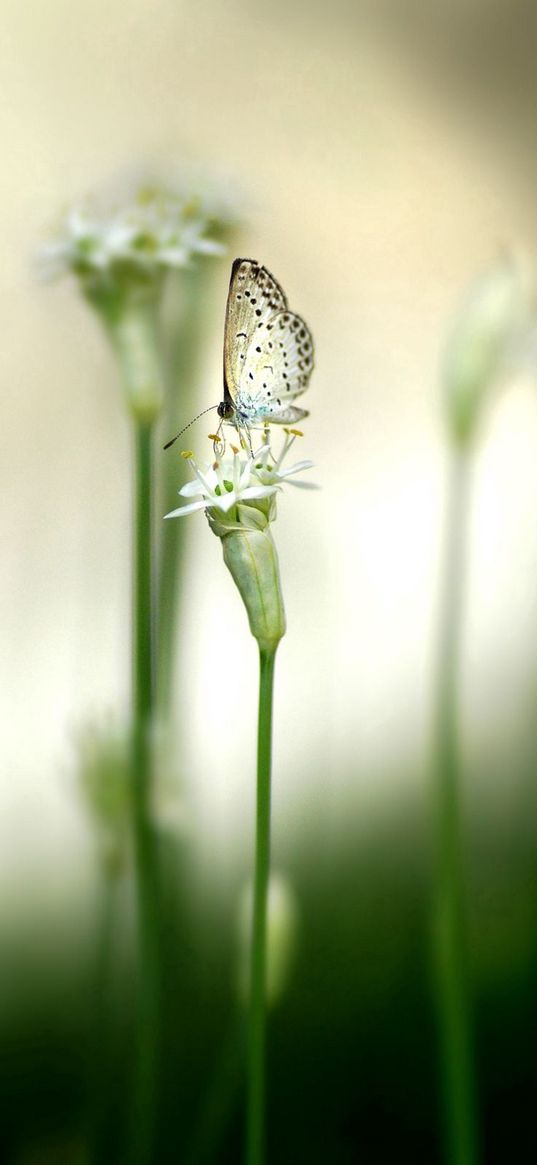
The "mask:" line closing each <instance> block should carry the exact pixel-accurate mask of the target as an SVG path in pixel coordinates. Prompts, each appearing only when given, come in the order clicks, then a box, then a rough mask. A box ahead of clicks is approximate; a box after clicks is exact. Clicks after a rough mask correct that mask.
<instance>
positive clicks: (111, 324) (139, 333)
mask: <svg viewBox="0 0 537 1165" xmlns="http://www.w3.org/2000/svg"><path fill="white" fill-rule="evenodd" d="M105 322H106V323H107V325H108V332H109V335H110V339H111V341H112V344H113V347H114V349H115V351H116V354H117V358H118V361H119V363H120V366H121V370H122V373H123V375H122V381H123V385H124V392H125V396H126V405H127V408H128V409H129V412H130V413H131V414H132V415H133V417H134V418H135V420H137V421H139V422H140V423H141V424H147V425H150V424H151V423H152V421H154V420H155V418H156V417H157V416H158V414H159V412H160V409H161V406H162V400H163V386H162V373H161V364H160V356H159V352H158V339H157V320H156V303H155V302H154V300H153V299H152V298H150V299H148V300H145V299H142V300H141V301H139V300H137V299H136V298H133V297H126V299H125V301H124V303H123V304H122V306H121V308H120V309H119V310H118V311H117V313H115V314H114V316H113V317H112V318H111V319H108V320H106V317H105Z"/></svg>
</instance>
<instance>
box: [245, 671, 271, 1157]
mask: <svg viewBox="0 0 537 1165" xmlns="http://www.w3.org/2000/svg"><path fill="white" fill-rule="evenodd" d="M275 658H276V649H275V648H274V649H273V650H263V649H260V651H259V719H258V735H257V810H256V841H255V878H254V901H253V923H252V948H251V981H250V1031H249V1061H248V1113H247V1133H246V1160H247V1165H262V1162H263V1161H264V1157H265V1044H266V964H267V899H268V885H269V873H270V777H271V763H272V697H273V689H274V661H275Z"/></svg>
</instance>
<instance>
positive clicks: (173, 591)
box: [157, 264, 213, 719]
mask: <svg viewBox="0 0 537 1165" xmlns="http://www.w3.org/2000/svg"><path fill="white" fill-rule="evenodd" d="M212 278H213V270H212V267H211V264H207V266H205V264H198V265H197V266H195V267H194V266H193V267H191V268H190V269H185V270H184V271H182V272H181V302H180V307H179V310H178V307H177V304H176V303H174V307H175V312H174V321H173V323H174V327H173V332H172V334H171V336H170V337H169V341H168V348H169V358H168V369H167V376H166V393H165V399H164V408H163V413H162V426H161V432H162V434H163V437H164V438H165V439H166V440H167V439H168V437H172V436H173V434H174V433H177V432H178V430H179V429H182V428H183V426H184V425H187V424H188V422H189V420H191V418H192V417H193V416H194V414H195V412H196V407H195V404H194V381H195V377H196V371H197V365H198V361H199V359H200V356H201V354H202V352H203V343H202V337H203V328H204V325H205V322H206V321H205V310H204V309H205V302H206V299H207V294H208V290H209V285H210V281H211V279H212ZM199 407H201V406H198V411H199ZM192 439H193V435H192V434H189V435H188V437H187V436H186V435H185V440H187V441H188V440H192ZM196 439H197V440H198V441H199V440H200V437H199V433H198V434H197V435H196ZM203 439H204V440H205V438H203ZM159 477H160V492H161V495H162V513H163V514H166V513H167V512H168V510H173V509H174V508H175V507H176V505H177V489H178V482H179V473H178V468H177V446H174V449H173V450H170V451H168V452H167V453H165V454H163V456H162V457H161V459H160V463H159ZM184 548H185V526H184V523H180V522H164V523H163V529H162V531H161V548H160V564H159V602H158V629H157V630H158V653H157V698H158V705H159V712H160V714H161V716H162V718H163V719H166V718H167V717H168V716H169V713H170V710H171V706H172V704H171V699H172V686H173V669H174V664H175V660H176V647H177V626H178V616H179V614H180V610H179V608H180V603H181V586H180V575H181V569H182V561H183V556H184Z"/></svg>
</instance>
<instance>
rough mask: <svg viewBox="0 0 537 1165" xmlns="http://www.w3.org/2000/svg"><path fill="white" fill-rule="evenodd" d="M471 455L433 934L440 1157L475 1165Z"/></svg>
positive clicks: (460, 486) (450, 654) (445, 687)
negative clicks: (464, 670)
mask: <svg viewBox="0 0 537 1165" xmlns="http://www.w3.org/2000/svg"><path fill="white" fill-rule="evenodd" d="M470 455H471V454H470V452H469V450H468V448H464V447H462V448H461V447H458V448H457V449H456V450H455V453H454V456H453V462H452V466H451V479H450V485H449V499H448V514H447V530H446V544H445V551H444V553H445V559H444V573H443V593H442V602H441V616H440V618H441V622H440V653H439V676H438V707H437V722H436V771H435V788H434V842H435V885H434V908H433V909H434V917H433V937H434V948H435V949H434V954H435V970H436V986H437V1006H438V1022H439V1042H440V1071H441V1082H442V1092H443V1104H444V1119H445V1125H446V1158H447V1160H448V1161H449V1162H450V1165H476V1162H477V1160H478V1147H477V1127H476V1100H475V1081H474V1065H473V1047H472V1032H471V1015H470V998H469V997H470V991H469V975H468V953H467V920H466V903H465V875H464V862H463V852H462V831H461V820H460V779H461V774H460V759H459V726H458V697H459V670H460V669H459V664H460V644H461V627H462V616H463V605H464V588H465V566H466V563H465V555H466V531H467V519H468V507H469V491H470Z"/></svg>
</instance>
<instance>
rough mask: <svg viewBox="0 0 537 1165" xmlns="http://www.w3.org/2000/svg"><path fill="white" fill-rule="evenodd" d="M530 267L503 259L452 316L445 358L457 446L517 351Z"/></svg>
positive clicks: (470, 432) (471, 431)
mask: <svg viewBox="0 0 537 1165" xmlns="http://www.w3.org/2000/svg"><path fill="white" fill-rule="evenodd" d="M531 293H532V287H531V282H530V279H529V277H528V272H527V271H526V270H525V268H524V267H523V266H522V265H521V264H520V263H517V262H515V261H514V260H513V259H504V260H503V261H502V262H501V263H499V264H497V265H496V266H495V267H493V268H492V269H491V270H489V271H487V272H486V273H485V274H483V275H482V276H481V277H480V278H479V279H478V280H477V281H476V282H475V283H474V284H473V286H472V287H471V289H470V292H469V295H468V296H467V298H466V300H465V303H464V304H463V306H462V308H461V309H460V311H459V313H458V315H457V316H456V318H455V321H454V324H453V327H452V331H451V336H450V337H449V340H448V343H447V347H446V351H445V354H444V361H443V381H444V388H445V395H446V404H447V419H448V425H449V428H450V431H451V434H452V436H453V438H454V440H455V441H456V442H457V443H458V444H459V445H466V444H468V443H469V442H470V441H471V440H472V439H473V437H474V435H475V432H476V428H477V425H478V423H479V421H480V419H481V415H482V409H483V405H484V404H485V402H486V398H487V396H488V394H489V392H490V391H491V389H492V388H494V387H495V386H496V384H497V383H498V381H499V380H500V378H501V377H502V375H505V373H506V371H507V370H508V369H509V367H510V365H512V364H513V363H514V360H515V359H516V356H517V347H520V346H521V341H522V339H523V337H524V334H525V332H526V330H527V327H528V324H529V320H530V310H531V298H532V294H531Z"/></svg>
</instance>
